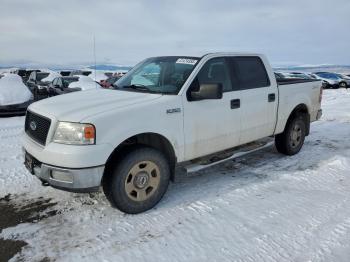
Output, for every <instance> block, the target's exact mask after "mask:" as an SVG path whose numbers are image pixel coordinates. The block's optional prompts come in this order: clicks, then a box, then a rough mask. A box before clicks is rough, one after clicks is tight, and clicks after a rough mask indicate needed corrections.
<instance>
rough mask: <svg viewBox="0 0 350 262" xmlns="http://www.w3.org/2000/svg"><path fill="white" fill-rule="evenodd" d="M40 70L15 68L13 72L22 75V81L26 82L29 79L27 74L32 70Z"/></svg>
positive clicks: (36, 70)
mask: <svg viewBox="0 0 350 262" xmlns="http://www.w3.org/2000/svg"><path fill="white" fill-rule="evenodd" d="M34 71H35V72H40V70H38V69H17V70H15V71H14V72H13V73H15V74H17V75H19V76H20V77H22V79H23V82H24V83H26V82H27V81H28V79H29V76H30V74H31V73H32V72H34Z"/></svg>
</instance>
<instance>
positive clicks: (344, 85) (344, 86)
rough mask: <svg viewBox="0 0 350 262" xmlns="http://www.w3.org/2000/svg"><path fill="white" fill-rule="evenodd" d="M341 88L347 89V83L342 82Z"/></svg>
mask: <svg viewBox="0 0 350 262" xmlns="http://www.w3.org/2000/svg"><path fill="white" fill-rule="evenodd" d="M339 87H340V88H347V85H346V83H345V82H340V83H339Z"/></svg>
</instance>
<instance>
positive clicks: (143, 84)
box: [113, 57, 199, 94]
mask: <svg viewBox="0 0 350 262" xmlns="http://www.w3.org/2000/svg"><path fill="white" fill-rule="evenodd" d="M198 61H199V58H196V57H155V58H149V59H146V60H144V61H143V62H141V63H140V64H138V65H136V66H135V67H134V68H133V69H132V70H131V71H129V72H128V73H127V74H126V75H125V76H123V77H122V78H120V79H119V80H118V81H117V82H115V84H114V85H113V86H114V87H115V89H120V90H123V89H124V90H133V91H140V92H148V93H163V94H177V93H178V92H179V91H180V89H181V88H182V86H183V84H184V83H185V81H186V80H187V78H188V77H189V76H190V74H191V72H192V70H193V69H194V67H195V66H196V64H197V62H198Z"/></svg>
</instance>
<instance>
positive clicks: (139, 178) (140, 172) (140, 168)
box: [125, 161, 160, 201]
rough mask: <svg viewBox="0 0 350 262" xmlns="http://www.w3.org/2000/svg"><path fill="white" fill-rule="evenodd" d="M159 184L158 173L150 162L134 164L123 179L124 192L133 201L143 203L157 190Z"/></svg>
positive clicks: (154, 165)
mask: <svg viewBox="0 0 350 262" xmlns="http://www.w3.org/2000/svg"><path fill="white" fill-rule="evenodd" d="M159 183H160V171H159V168H158V166H157V165H156V164H155V163H154V162H152V161H141V162H138V163H136V164H135V165H134V166H133V167H132V168H131V169H130V171H129V172H128V175H127V177H126V179H125V191H126V193H127V195H128V197H129V198H130V199H132V200H134V201H145V200H147V199H149V198H150V197H151V196H152V195H153V194H154V192H155V191H156V190H157V188H158V186H159Z"/></svg>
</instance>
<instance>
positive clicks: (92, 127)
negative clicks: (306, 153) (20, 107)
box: [23, 53, 322, 214]
mask: <svg viewBox="0 0 350 262" xmlns="http://www.w3.org/2000/svg"><path fill="white" fill-rule="evenodd" d="M321 99H322V82H321V81H320V80H316V79H295V78H284V79H277V80H276V78H275V75H274V72H273V70H272V68H271V66H270V64H269V63H268V61H267V59H266V57H265V56H264V55H259V54H250V53H211V54H207V55H204V56H202V57H187V56H162V57H153V58H148V59H146V60H144V61H142V62H141V63H139V64H138V65H137V66H135V67H134V68H133V69H132V70H130V71H129V72H128V73H127V74H126V75H125V76H123V77H122V78H120V79H119V80H118V81H117V82H116V83H115V84H114V89H95V90H89V91H86V92H75V93H71V94H67V95H64V96H57V97H54V98H49V99H45V100H42V101H39V102H36V103H34V104H32V105H31V106H30V107H29V109H28V112H27V115H26V120H25V134H24V136H23V147H24V152H25V166H26V167H27V169H28V170H29V171H30V172H31V173H32V174H33V175H35V176H36V177H38V178H39V179H40V180H41V181H42V183H43V185H45V186H52V187H55V188H58V189H62V190H67V191H73V192H92V191H96V190H99V188H100V187H101V186H102V188H103V191H104V193H105V195H106V197H107V199H108V200H109V201H110V202H111V204H112V206H114V207H117V208H118V209H120V210H121V211H123V212H126V213H133V214H135V213H140V212H143V211H146V210H148V209H150V208H152V207H154V206H155V205H156V204H157V203H158V202H159V201H160V200H161V198H162V197H163V195H164V193H165V192H166V190H167V188H168V184H169V181H170V180H174V179H175V177H176V176H177V174H180V173H182V172H185V173H191V172H195V171H197V170H200V169H201V168H206V167H209V166H212V165H214V164H218V163H221V162H222V161H224V160H228V159H232V158H234V157H237V156H242V155H244V154H247V153H249V152H254V151H256V150H258V149H261V148H264V147H267V146H271V145H272V143H273V141H270V140H271V139H273V138H272V137H274V143H275V146H276V148H277V150H278V151H279V152H280V153H283V154H286V155H294V154H297V153H298V152H299V151H300V150H301V148H302V146H303V144H304V139H305V137H306V136H307V135H309V133H310V123H311V122H313V121H316V120H318V119H319V118H320V117H321V114H322V110H321ZM268 141H270V142H268Z"/></svg>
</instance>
